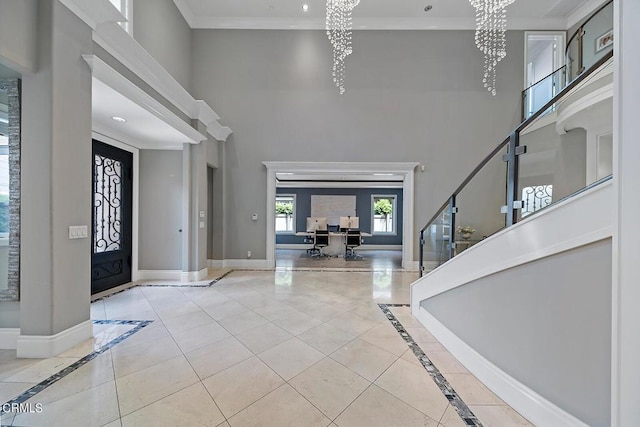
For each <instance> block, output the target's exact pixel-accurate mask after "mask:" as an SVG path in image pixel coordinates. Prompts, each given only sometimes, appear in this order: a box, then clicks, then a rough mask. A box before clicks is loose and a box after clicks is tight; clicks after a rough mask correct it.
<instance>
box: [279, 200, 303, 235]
mask: <svg viewBox="0 0 640 427" xmlns="http://www.w3.org/2000/svg"><path fill="white" fill-rule="evenodd" d="M280 197H291V198H292V199H293V214H292V215H291V221H292V230H291V231H288V230H285V231H278V229H277V228H276V229H275V230H276V234H277V235H294V234H296V211H297V206H296V201H297V198H296V194H295V193H291V194H289V193H287V194H284V193H282V194H281V193H278V194H276V203H277V202H278V198H280ZM274 217H275V219H277V218H278V215H277V214H276V213H275V209H274ZM274 227H275V222H274Z"/></svg>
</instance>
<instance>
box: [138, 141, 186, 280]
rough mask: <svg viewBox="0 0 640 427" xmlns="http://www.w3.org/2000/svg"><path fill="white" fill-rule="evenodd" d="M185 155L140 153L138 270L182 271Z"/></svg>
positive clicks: (147, 151)
mask: <svg viewBox="0 0 640 427" xmlns="http://www.w3.org/2000/svg"><path fill="white" fill-rule="evenodd" d="M181 228H182V152H181V151H168V150H141V151H140V220H139V268H140V269H141V270H181V269H182V233H180V232H179V231H178V230H180V229H181Z"/></svg>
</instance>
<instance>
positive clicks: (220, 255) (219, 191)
mask: <svg viewBox="0 0 640 427" xmlns="http://www.w3.org/2000/svg"><path fill="white" fill-rule="evenodd" d="M214 147H215V149H216V151H217V156H218V158H224V151H225V144H224V143H217V144H214ZM224 171H225V169H224V164H223V163H222V162H220V163H219V166H218V167H217V168H214V169H213V171H212V172H213V175H212V177H211V179H212V184H213V186H212V189H211V191H210V192H209V198H210V199H211V205H210V207H211V209H210V211H209V212H208V214H209V217H210V218H211V220H210V223H209V224H210V225H211V236H212V240H211V251H210V253H208V257H209V259H214V260H222V259H225V256H224V254H225V251H224V236H225V223H224V203H225V196H226V191H225V189H224ZM208 252H209V251H208Z"/></svg>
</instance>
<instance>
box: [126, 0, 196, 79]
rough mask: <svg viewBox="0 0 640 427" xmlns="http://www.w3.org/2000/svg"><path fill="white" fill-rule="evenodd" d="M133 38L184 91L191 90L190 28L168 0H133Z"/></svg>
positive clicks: (173, 4)
mask: <svg viewBox="0 0 640 427" xmlns="http://www.w3.org/2000/svg"><path fill="white" fill-rule="evenodd" d="M133 37H134V38H135V39H136V41H137V42H138V43H140V44H141V45H142V47H144V48H145V49H146V50H147V52H149V53H150V54H151V55H152V56H153V57H154V58H155V59H156V60H157V61H158V62H159V63H160V65H162V66H163V67H164V69H165V70H167V71H168V72H169V73H170V74H171V75H172V76H173V78H175V79H176V80H177V81H178V83H180V84H181V85H182V87H184V88H185V89H186V90H190V89H191V28H190V27H189V25H188V24H187V22H186V21H185V20H184V18H183V17H182V14H181V13H180V11H179V10H178V8H177V7H176V5H175V3H174V2H173V1H171V0H133Z"/></svg>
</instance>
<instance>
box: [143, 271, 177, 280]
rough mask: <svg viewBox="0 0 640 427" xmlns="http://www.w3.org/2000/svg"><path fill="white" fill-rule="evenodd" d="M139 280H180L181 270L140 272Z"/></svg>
mask: <svg viewBox="0 0 640 427" xmlns="http://www.w3.org/2000/svg"><path fill="white" fill-rule="evenodd" d="M138 275H139V277H140V279H139V280H180V279H181V278H182V271H180V270H139V271H138Z"/></svg>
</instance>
